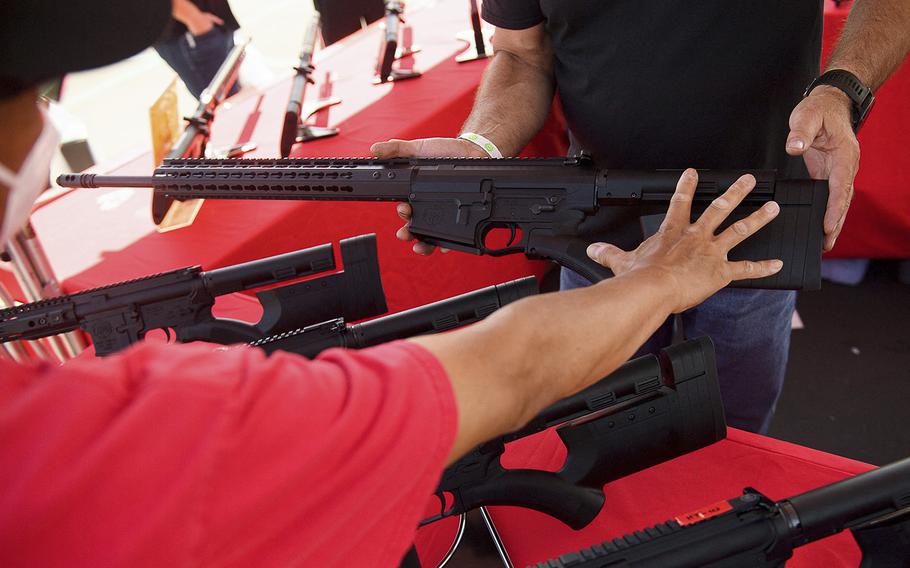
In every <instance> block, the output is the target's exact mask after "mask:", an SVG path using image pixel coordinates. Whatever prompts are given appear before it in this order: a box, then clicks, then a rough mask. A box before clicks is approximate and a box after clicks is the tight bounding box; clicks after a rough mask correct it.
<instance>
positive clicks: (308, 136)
mask: <svg viewBox="0 0 910 568" xmlns="http://www.w3.org/2000/svg"><path fill="white" fill-rule="evenodd" d="M339 103H341V99H339V98H338V97H330V98H327V99H319V100H318V101H313V102H311V103H308V104H306V105H305V106H304V107H303V110H302V111H301V113H300V125H299V126H298V127H297V138H296V140H295V142H308V141H310V140H316V139H318V138H328V137H329V136H335V135H336V134H338V129H337V128H327V127H325V126H310V125H308V124H307V123H306V121H307V120H309V118H310V117H311V116H313V115H314V114H316V113H317V112H320V111H322V110H325V109H327V108H329V107H332V106H335V105H337V104H339Z"/></svg>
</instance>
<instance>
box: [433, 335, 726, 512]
mask: <svg viewBox="0 0 910 568" xmlns="http://www.w3.org/2000/svg"><path fill="white" fill-rule="evenodd" d="M552 426H556V427H557V428H556V433H557V434H558V435H559V437H560V439H561V440H562V441H563V443H564V444H565V446H566V449H567V450H568V451H567V455H566V461H565V463H564V465H563V466H562V468H561V469H560V470H559V471H557V472H555V473H554V472H547V471H540V470H533V469H505V468H503V467H502V464H501V463H500V458H501V457H502V454H503V452H504V451H505V444H507V443H508V442H511V441H513V440H517V439H519V438H524V437H526V436H530V435H532V434H536V433H538V432H541V431H543V430H545V429H547V428H550V427H552ZM726 431H727V430H726V425H725V423H724V414H723V404H722V402H721V399H720V388H719V386H718V383H717V369H716V364H715V360H714V346H713V344H712V343H711V340H710V339H708V338H707V337H702V338H699V339H695V340H691V341H687V342H685V343H681V344H679V345H674V346H671V347H668V348H666V349H664V350H662V351H661V354H660V357H659V358H658V357H655V356H653V355H647V356H645V357H639V358H638V359H634V360H632V361H629V362H628V363H626V364H625V365H623V366H622V367H620V368H619V369H618V370H616V371H615V372H613V373H611V374H610V375H609V376H607V377H606V378H604V379H601V381H600V382H598V383H596V384H594V385H593V386H591V387H588V388H587V389H585V390H583V391H582V392H580V393H578V394H576V395H575V396H572V397H569V398H567V399H564V400H561V401H559V402H557V403H556V404H554V405H552V406H550V407H548V408H547V409H546V410H544V411H543V412H542V413H540V414H539V415H538V416H537V417H536V418H535V419H534V420H532V421H531V422H530V423H529V424H528V425H526V426H525V427H524V428H522V429H521V430H518V431H516V432H513V433H511V434H507V435H505V436H502V437H501V438H498V439H496V440H492V441H490V442H487V443H485V444H482V445H480V446H478V447H477V448H475V449H474V450H472V451H471V452H470V453H468V454H467V455H465V456H464V457H462V458H461V459H459V460H458V461H456V462H455V463H453V464H452V465H451V466H449V467H448V468H447V469H446V470H445V471H444V472H443V475H442V480H441V481H440V483H439V486H438V488H437V492H436V496H437V497H438V498H439V502H440V508H441V509H442V511H441V512H440V513H439V514H438V515H435V516H433V517H430V518H427V519H424V520H423V521H422V522H421V525H424V524H427V523H430V522H433V521H436V520H439V519H442V518H445V517H449V516H453V515H459V514H463V513H466V512H467V511H469V510H471V509H475V508H477V507H482V506H487V505H514V506H518V507H525V508H528V509H534V510H537V511H540V512H542V513H546V514H548V515H550V516H552V517H554V518H556V519H559V520H560V521H562V522H563V523H565V524H566V525H568V526H570V527H572V528H573V529H576V530H577V529H581V528H583V527H585V526H587V525H588V524H589V523H590V522H591V521H593V520H594V518H595V517H597V515H598V514H599V513H600V510H601V509H602V508H603V505H604V499H605V498H604V493H603V487H604V485H606V484H607V483H609V482H611V481H615V480H617V479H619V478H621V477H624V476H626V475H629V474H632V473H635V472H637V471H641V470H643V469H646V468H648V467H651V466H654V465H657V464H659V463H663V462H665V461H668V460H671V459H673V458H676V457H679V456H681V455H683V454H687V453H689V452H693V451H695V450H697V449H700V448H703V447H705V446H708V445H710V444H713V443H714V442H717V441H719V440H722V439H723V438H725V437H726ZM446 497H449V499H447V498H446ZM447 502H450V503H451V504H450V505H449V506H448V508H446V503H447Z"/></svg>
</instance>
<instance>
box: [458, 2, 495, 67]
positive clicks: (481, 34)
mask: <svg viewBox="0 0 910 568" xmlns="http://www.w3.org/2000/svg"><path fill="white" fill-rule="evenodd" d="M468 3H469V4H470V5H471V29H470V30H465V31H462V32H458V33H457V34H456V35H455V38H456V39H457V40H459V41H463V42H465V43H467V44H468V47H467V49H465V50H464V51H463V52H461V53H459V54H458V55H456V56H455V61H457V62H458V63H467V62H468V61H477V60H478V59H486V58H488V57H491V56H492V55H493V45H492V44H491V43H490V38H491V37H493V33H492V32H490V31H488V30H485V29H483V26H482V25H481V23H480V12H479V11H478V10H477V0H468Z"/></svg>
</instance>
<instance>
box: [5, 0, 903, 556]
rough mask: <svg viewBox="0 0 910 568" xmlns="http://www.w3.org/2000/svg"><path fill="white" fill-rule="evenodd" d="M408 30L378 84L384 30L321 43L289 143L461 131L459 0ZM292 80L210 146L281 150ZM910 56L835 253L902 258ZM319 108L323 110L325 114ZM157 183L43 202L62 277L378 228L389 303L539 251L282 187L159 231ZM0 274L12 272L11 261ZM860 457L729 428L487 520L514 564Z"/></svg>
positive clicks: (463, 83)
mask: <svg viewBox="0 0 910 568" xmlns="http://www.w3.org/2000/svg"><path fill="white" fill-rule="evenodd" d="M843 15H844V10H843V9H835V8H833V7H830V6H827V5H826V31H825V39H826V46H830V44H831V39H832V38H833V37H834V35H835V33H836V26H837V25H838V22H839V21H840V20H842V18H843ZM408 23H409V24H410V25H412V26H413V27H414V29H415V42H416V43H419V44H420V46H421V47H422V48H423V51H421V52H420V53H419V54H417V56H416V57H415V61H414V64H415V66H416V67H417V68H419V69H420V70H422V71H423V72H424V75H423V77H422V78H420V79H417V80H412V81H406V82H402V83H397V84H396V83H392V84H386V85H381V86H374V85H372V84H371V79H372V73H373V66H374V62H375V56H376V52H377V43H378V41H379V29H378V28H377V27H376V26H375V25H374V26H371V27H370V28H369V29H368V30H366V31H364V32H361V33H358V34H355V35H354V36H352V37H350V38H348V39H346V40H343V41H342V42H340V43H338V44H336V45H337V47H336V46H333V47H332V48H330V49H328V50H325V51H323V52H320V53H318V54H317V58H316V65H317V69H318V71H317V78H318V79H319V80H318V81H317V87H319V88H320V89H310V92H308V98H314V97H316V95H317V94H318V93H317V91H318V90H322V91H323V92H324V93H325V92H326V91H327V89H325V88H324V87H325V86H326V84H327V83H326V81H325V75H326V73H330V74H331V75H332V80H331V89H330V90H331V93H332V94H333V95H336V96H340V97H341V98H342V99H343V102H342V104H341V105H339V106H337V107H333V108H332V109H331V110H330V111H329V115H328V118H329V122H330V124H331V126H337V127H339V128H340V129H341V134H340V135H339V136H337V137H334V138H327V139H321V140H317V141H314V142H310V143H307V144H304V145H298V146H296V147H295V149H294V152H293V155H295V156H365V155H368V152H369V146H370V144H372V143H373V142H376V141H380V140H385V139H388V138H392V137H396V138H417V137H425V136H440V135H441V136H446V135H454V134H456V133H457V131H458V129H459V127H460V125H461V123H462V122H463V121H464V119H465V117H466V115H467V112H468V109H469V108H470V106H471V103H472V100H473V96H474V92H475V89H476V86H477V84H478V81H479V79H480V76H481V73H482V72H483V69H484V68H485V63H483V62H474V63H469V64H465V65H459V64H457V63H455V61H454V55H455V54H456V53H457V52H458V51H459V50H460V49H462V47H463V45H462V44H459V43H458V42H456V41H455V40H454V39H453V38H454V36H455V34H456V32H458V31H461V30H462V29H465V28H466V27H468V25H469V23H468V15H467V11H466V7H465V6H464V5H463V4H462V3H461V2H451V1H450V2H440V3H438V4H435V5H434V6H432V8H428V9H425V10H420V11H413V12H410V13H409V14H408ZM289 88H290V80H289V79H286V80H283V81H281V82H279V83H277V84H276V85H274V86H273V87H271V88H269V89H266V90H264V91H263V92H261V93H255V94H249V93H246V94H242V95H241V96H239V97H235V98H234V99H233V100H232V101H231V106H230V108H223V109H221V111H220V112H219V114H218V117H217V119H216V121H215V124H214V128H213V137H212V142H211V144H212V146H216V147H217V146H229V145H232V144H235V143H238V142H245V141H249V140H253V141H255V142H256V143H257V145H258V149H257V150H256V151H255V152H253V153H251V154H250V156H262V157H271V156H275V155H276V154H277V148H278V139H279V133H280V128H281V117H282V114H283V110H284V107H285V104H286V102H287V96H288V90H289ZM907 100H910V69H907V68H905V69H903V70H901V71H900V72H899V73H898V75H897V76H895V77H894V78H893V79H892V81H891V82H890V83H889V84H888V85H886V86H885V87H884V88H883V89H882V90H881V92H880V93H879V100H878V103H877V108H876V109H875V111H874V112H873V113H872V115H871V117H870V119H869V122H868V124H867V125H866V126H865V127H864V129H863V131H862V133H861V135H860V140H861V143H862V149H863V167H862V170H861V171H860V176H859V177H858V178H857V183H856V185H857V195H856V198H855V200H854V205H853V208H852V209H851V214H850V217H849V218H848V221H847V224H846V227H845V230H844V235H843V236H842V237H841V238H840V239H839V241H838V248H837V250H836V251H835V253H836V254H837V255H840V256H866V257H901V256H903V257H910V236H908V235H910V199H908V198H907V193H906V192H907V191H910V152H907V150H906V144H905V141H904V140H905V133H906V132H907V131H908V130H910V105H907V104H906V101H907ZM322 118H323V119H324V118H325V117H322ZM564 151H565V138H564V135H563V133H562V132H561V129H560V128H559V123H558V121H552V120H551V122H550V123H549V125H548V127H547V129H546V131H545V132H544V133H542V135H541V136H539V137H538V138H537V140H536V141H535V144H533V145H532V146H531V147H529V148H528V149H527V150H526V154H527V155H559V154H561V153H563V152H564ZM152 168H153V164H152V160H151V156H150V155H148V154H144V155H141V156H137V157H134V158H132V159H129V160H127V161H125V162H124V163H122V164H118V165H116V167H109V168H98V169H97V171H103V172H105V173H111V174H139V175H147V174H149V173H150V172H151V170H152ZM149 202H150V192H149V191H147V190H133V189H104V190H101V189H98V190H78V191H73V192H70V193H67V194H66V195H64V196H63V197H61V198H59V199H57V200H55V201H52V202H50V203H49V204H47V205H46V206H44V207H42V208H40V209H39V210H38V211H36V213H35V214H34V216H33V223H34V226H35V228H36V231H37V232H38V234H39V235H40V237H41V238H42V240H43V243H44V247H45V249H46V251H47V254H48V257H49V259H50V261H51V263H52V264H53V266H54V268H55V270H56V272H57V275H58V277H59V278H60V280H61V281H62V282H63V285H64V288H65V289H66V290H67V291H77V290H82V289H85V288H89V287H95V286H99V285H103V284H109V283H112V282H116V281H120V280H125V279H130V278H135V277H138V276H143V275H147V274H150V273H154V272H158V271H163V270H169V269H174V268H178V267H182V266H187V265H194V264H201V265H203V266H204V267H205V268H215V267H219V266H224V265H228V264H233V263H237V262H242V261H246V260H250V259H254V258H260V257H263V256H267V255H271V254H277V253H282V252H287V251H290V250H295V249H299V248H303V247H308V246H313V245H317V244H321V243H325V242H329V241H334V242H337V241H338V240H339V239H341V238H345V237H350V236H354V235H358V234H362V233H367V232H374V233H376V234H377V238H378V246H379V256H380V264H381V269H382V276H383V282H384V286H385V291H386V294H387V296H388V300H389V307H390V309H391V310H392V311H398V310H401V309H405V308H408V307H412V306H415V305H419V304H422V303H426V302H431V301H435V300H438V299H441V298H444V297H448V296H452V295H455V294H459V293H463V292H466V291H469V290H472V289H475V288H479V287H482V286H486V285H490V284H494V283H498V282H503V281H506V280H509V279H512V278H516V277H520V276H525V275H528V274H535V275H540V274H541V273H542V272H543V271H544V269H545V268H546V266H547V265H546V264H545V263H542V262H533V261H528V260H527V259H525V258H524V257H523V256H521V255H512V256H508V257H503V258H489V257H474V256H471V255H466V254H463V253H450V254H439V253H437V254H434V255H433V256H432V257H430V258H424V257H419V256H416V255H414V254H413V253H412V252H411V250H410V245H408V244H404V243H401V242H399V241H397V240H396V239H395V237H394V233H395V230H396V229H397V228H398V227H399V226H400V224H401V222H400V220H399V219H398V218H397V216H396V215H395V211H394V206H393V205H391V204H369V203H307V202H279V201H256V202H240V201H210V202H207V203H206V204H205V205H204V207H203V208H202V210H201V212H200V214H199V216H198V218H197V220H196V222H195V223H194V224H193V225H192V226H191V227H189V228H186V229H181V230H177V231H173V232H169V233H164V234H160V233H157V232H156V231H155V227H154V226H153V225H152V223H151V220H150V213H149ZM0 279H2V280H3V281H4V282H5V283H7V284H8V285H10V288H11V289H13V291H14V293H15V290H16V289H17V288H16V287H15V286H12V285H11V284H12V283H11V282H10V278H9V277H8V274H0ZM216 313H219V314H221V315H228V316H232V317H238V318H240V319H245V320H247V321H250V320H255V319H256V318H257V317H258V308H257V306H256V304H255V301H253V300H252V299H250V298H248V297H243V296H239V297H235V298H233V299H223V300H219V303H218V305H217V306H216ZM562 453H563V450H562V449H561V443H560V442H559V440H558V439H557V438H556V436H555V435H553V434H552V432H547V433H543V434H541V435H538V436H534V437H532V438H529V439H526V440H523V441H520V442H517V443H513V444H511V445H510V446H509V450H508V453H507V460H508V465H509V466H511V467H518V466H522V467H527V466H534V467H548V468H551V469H554V468H556V467H557V466H558V465H559V464H560V463H561V461H562V459H563V455H562ZM868 468H869V466H867V465H865V464H861V463H858V462H854V461H850V460H846V459H842V458H838V457H835V456H830V455H827V454H823V453H821V452H817V451H814V450H810V449H807V448H803V447H799V446H795V445H792V444H786V443H782V442H777V441H774V440H770V439H768V438H762V437H759V436H754V435H750V434H745V433H742V432H738V431H731V433H730V437H729V439H728V440H725V441H723V442H720V443H718V444H715V445H714V446H711V447H710V448H706V449H704V450H701V451H699V452H695V453H693V454H691V455H688V456H685V457H682V458H679V459H677V460H674V461H672V462H669V463H667V464H663V465H661V466H659V467H656V468H652V469H650V470H647V471H645V472H641V473H639V474H637V475H634V476H631V477H629V478H627V479H624V480H621V481H618V482H616V483H613V484H611V485H610V486H609V488H608V493H607V507H606V509H605V510H604V512H603V513H602V514H601V515H600V517H598V519H597V520H596V521H595V522H594V523H593V524H592V525H591V526H589V527H588V528H586V529H585V530H583V531H579V532H575V531H572V530H570V529H567V528H566V527H564V526H562V525H561V524H560V523H558V522H557V521H554V520H552V519H550V518H548V517H545V516H543V515H540V514H537V513H534V512H530V511H525V510H522V509H516V508H506V507H496V508H492V509H490V514H491V516H492V519H493V523H494V524H495V527H496V529H497V531H498V532H499V535H500V537H501V539H502V542H503V544H504V546H505V549H506V551H507V553H508V554H509V556H510V557H511V560H512V563H513V564H514V565H515V566H524V565H526V564H529V563H533V562H537V561H542V560H545V559H547V558H549V557H552V556H556V555H559V554H561V553H564V552H568V551H571V550H574V549H577V548H580V547H582V546H587V545H591V544H593V543H596V542H599V541H602V540H604V539H606V538H609V537H615V536H619V535H621V534H623V533H625V532H628V531H631V530H635V529H639V528H641V527H643V526H645V525H648V524H653V523H656V522H661V521H663V520H666V519H667V518H669V517H670V516H672V515H675V514H678V513H681V512H685V511H688V510H691V509H694V508H696V507H698V506H701V505H705V504H708V503H712V502H714V501H717V500H719V499H723V498H730V497H734V496H736V495H738V494H739V493H740V491H741V490H742V488H743V487H744V486H747V485H752V486H754V487H756V488H757V489H759V490H761V491H763V492H765V493H766V494H768V495H769V496H770V497H772V498H781V497H785V496H788V495H791V494H795V493H798V492H801V491H805V490H807V489H809V488H812V487H816V486H819V485H822V484H825V483H830V482H832V481H835V480H837V479H840V478H843V477H845V476H847V475H851V474H855V473H859V472H861V471H864V470H865V469H868ZM453 524H454V523H453V522H445V523H436V524H434V525H430V526H429V527H426V528H424V529H422V530H421V531H420V533H419V535H418V541H417V544H418V550H419V552H420V554H421V557H422V558H423V559H424V562H425V563H427V564H428V565H430V564H431V562H432V558H433V557H434V556H436V557H441V556H439V552H440V548H448V546H449V544H450V543H451V538H450V536H451V533H452V525H453ZM857 559H858V552H857V549H856V548H855V546H853V545H852V542H851V540H850V538H849V537H848V536H846V535H841V536H838V537H833V538H830V539H826V540H825V541H822V542H819V543H817V544H813V545H811V546H809V547H806V548H805V549H803V550H801V551H800V552H798V553H797V556H796V560H795V561H794V563H793V564H791V566H805V567H809V566H827V567H835V566H844V567H847V566H850V567H853V566H856V565H857Z"/></svg>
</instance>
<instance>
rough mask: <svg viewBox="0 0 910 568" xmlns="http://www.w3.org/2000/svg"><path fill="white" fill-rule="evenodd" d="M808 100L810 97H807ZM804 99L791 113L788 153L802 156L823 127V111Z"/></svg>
mask: <svg viewBox="0 0 910 568" xmlns="http://www.w3.org/2000/svg"><path fill="white" fill-rule="evenodd" d="M806 100H808V99H806ZM806 100H803V102H801V103H800V104H798V105H796V108H795V109H793V114H791V115H790V134H789V135H788V136H787V147H786V150H787V153H788V154H790V155H791V156H801V155H802V154H804V153H805V152H806V150H808V149H809V147H810V146H812V142H814V141H815V137H816V136H818V131H819V130H821V128H822V113H821V112H820V111H819V110H817V109H815V108H814V107H812V106H810V105H808V104H806Z"/></svg>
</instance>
